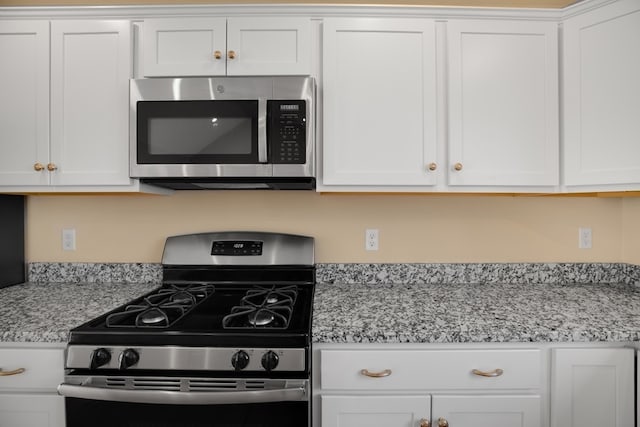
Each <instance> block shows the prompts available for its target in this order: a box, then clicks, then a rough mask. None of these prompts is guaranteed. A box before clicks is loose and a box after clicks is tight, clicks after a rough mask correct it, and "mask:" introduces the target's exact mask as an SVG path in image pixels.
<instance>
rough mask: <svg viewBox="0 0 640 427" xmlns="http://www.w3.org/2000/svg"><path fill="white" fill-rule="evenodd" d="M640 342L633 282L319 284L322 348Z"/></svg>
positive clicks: (317, 324) (638, 293)
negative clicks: (338, 345)
mask: <svg viewBox="0 0 640 427" xmlns="http://www.w3.org/2000/svg"><path fill="white" fill-rule="evenodd" d="M639 340H640V289H638V288H637V287H635V286H633V285H629V284H571V285H566V284H565V285H562V284H411V285H405V284H391V285H384V284H368V285H367V284H353V283H350V284H319V285H318V286H317V287H316V297H315V304H314V316H313V342H315V343H360V342H365V343H371V342H375V343H459V342H463V343H467V342H589V341H592V342H597V341H600V342H606V341H639Z"/></svg>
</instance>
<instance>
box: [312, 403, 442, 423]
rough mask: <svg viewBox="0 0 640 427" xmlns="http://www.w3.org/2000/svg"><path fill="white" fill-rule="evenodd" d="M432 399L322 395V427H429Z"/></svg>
mask: <svg viewBox="0 0 640 427" xmlns="http://www.w3.org/2000/svg"><path fill="white" fill-rule="evenodd" d="M430 408H431V397H430V396H428V395H424V396H344V395H336V396H322V426H323V427H329V426H331V427H338V426H339V427H362V426H367V427H395V426H397V427H401V426H402V427H405V426H407V427H408V426H421V427H426V426H427V425H428V424H427V423H428V422H429V420H430V419H431V415H430V414H429V411H430Z"/></svg>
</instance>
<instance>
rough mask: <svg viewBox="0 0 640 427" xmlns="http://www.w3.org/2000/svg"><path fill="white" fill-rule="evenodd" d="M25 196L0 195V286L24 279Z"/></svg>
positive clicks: (16, 282)
mask: <svg viewBox="0 0 640 427" xmlns="http://www.w3.org/2000/svg"><path fill="white" fill-rule="evenodd" d="M24 213H25V197H24V196H13V195H11V196H10V195H0V288H4V287H6V286H11V285H16V284H18V283H23V282H24V281H25V280H26V268H25V257H24V247H25V246H24V232H25V228H24V227H25V222H24Z"/></svg>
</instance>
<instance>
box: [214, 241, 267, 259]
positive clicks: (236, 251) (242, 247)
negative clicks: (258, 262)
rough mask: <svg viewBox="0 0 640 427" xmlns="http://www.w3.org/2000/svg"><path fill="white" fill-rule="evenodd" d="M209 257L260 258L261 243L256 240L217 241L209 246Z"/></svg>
mask: <svg viewBox="0 0 640 427" xmlns="http://www.w3.org/2000/svg"><path fill="white" fill-rule="evenodd" d="M211 255H227V256H260V255H262V242H260V241H256V240H217V241H214V242H213V245H212V246H211Z"/></svg>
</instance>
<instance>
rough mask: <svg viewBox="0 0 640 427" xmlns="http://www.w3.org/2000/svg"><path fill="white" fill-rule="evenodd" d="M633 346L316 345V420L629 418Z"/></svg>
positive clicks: (543, 425) (407, 426)
mask: <svg viewBox="0 0 640 427" xmlns="http://www.w3.org/2000/svg"><path fill="white" fill-rule="evenodd" d="M635 346H637V345H635ZM632 347H634V344H633V343H608V344H606V345H604V344H602V343H584V344H569V345H567V344H562V345H560V344H542V343H541V344H535V343H531V344H507V343H504V344H498V343H494V344H487V345H482V346H479V345H474V344H460V345H446V344H406V345H405V344H317V345H315V348H314V353H313V358H314V360H313V363H314V369H313V387H314V388H313V417H314V418H313V421H314V424H313V425H314V427H356V426H358V427H359V426H367V427H369V426H374V427H478V426H480V427H601V426H604V425H608V426H612V427H633V426H634V425H635V420H634V418H635V414H634V411H635V406H636V405H635V400H636V391H635V390H634V387H635V385H634V379H635V377H636V372H635V351H636V350H635V349H634V348H632ZM639 377H640V376H639Z"/></svg>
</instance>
